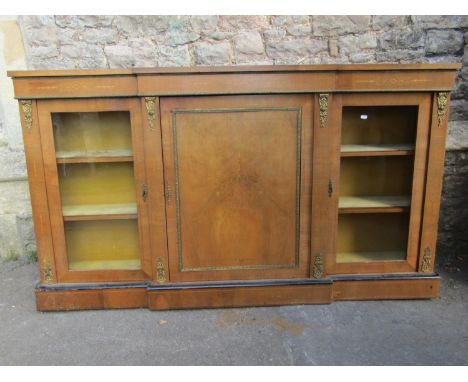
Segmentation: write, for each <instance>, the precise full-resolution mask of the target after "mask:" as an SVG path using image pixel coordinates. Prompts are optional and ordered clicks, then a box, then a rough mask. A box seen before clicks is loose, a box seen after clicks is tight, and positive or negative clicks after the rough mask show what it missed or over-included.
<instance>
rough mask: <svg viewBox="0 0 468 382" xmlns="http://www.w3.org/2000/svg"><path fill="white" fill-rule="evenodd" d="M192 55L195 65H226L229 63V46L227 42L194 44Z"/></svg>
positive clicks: (230, 55) (230, 54)
mask: <svg viewBox="0 0 468 382" xmlns="http://www.w3.org/2000/svg"><path fill="white" fill-rule="evenodd" d="M194 55H195V64H196V65H227V64H229V63H231V57H232V53H231V44H229V43H227V42H221V43H216V44H210V43H207V42H200V43H195V44H194Z"/></svg>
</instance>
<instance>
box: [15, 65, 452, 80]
mask: <svg viewBox="0 0 468 382" xmlns="http://www.w3.org/2000/svg"><path fill="white" fill-rule="evenodd" d="M460 67H461V64H340V65H245V66H194V67H153V68H128V69H70V70H11V71H8V72H7V74H8V76H9V77H13V78H21V77H71V76H128V75H145V74H178V73H179V74H185V73H187V74H190V73H246V72H251V73H252V72H253V73H255V72H257V73H259V72H329V71H399V70H404V71H407V70H457V69H459V68H460Z"/></svg>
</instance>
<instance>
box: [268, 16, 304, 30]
mask: <svg viewBox="0 0 468 382" xmlns="http://www.w3.org/2000/svg"><path fill="white" fill-rule="evenodd" d="M309 21H310V20H309V16H305V15H290V16H284V15H283V16H272V17H271V25H273V26H279V27H280V26H290V25H297V24H309Z"/></svg>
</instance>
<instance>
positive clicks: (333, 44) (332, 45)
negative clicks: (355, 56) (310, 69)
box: [328, 39, 338, 57]
mask: <svg viewBox="0 0 468 382" xmlns="http://www.w3.org/2000/svg"><path fill="white" fill-rule="evenodd" d="M328 52H329V54H330V56H331V57H337V56H338V40H333V39H330V40H328Z"/></svg>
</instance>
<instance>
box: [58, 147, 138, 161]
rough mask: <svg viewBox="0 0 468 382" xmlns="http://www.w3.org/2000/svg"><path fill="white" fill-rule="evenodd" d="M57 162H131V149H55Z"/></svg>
mask: <svg viewBox="0 0 468 382" xmlns="http://www.w3.org/2000/svg"><path fill="white" fill-rule="evenodd" d="M55 156H56V158H57V163H59V164H64V163H95V162H132V161H133V154H132V150H102V151H57V152H56V155H55Z"/></svg>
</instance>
